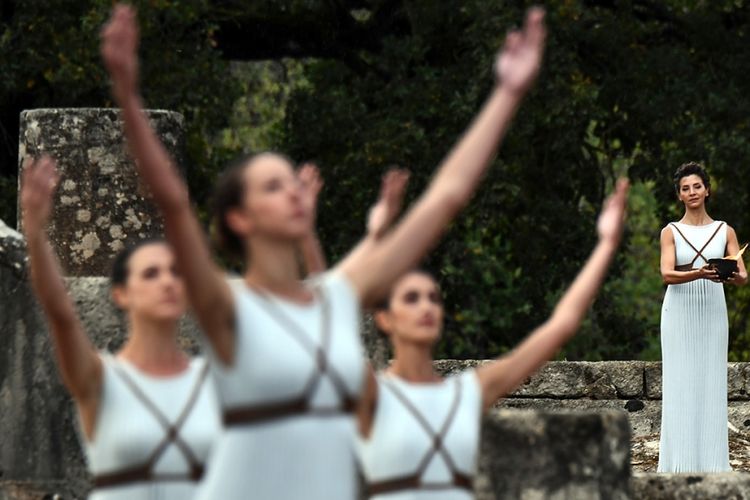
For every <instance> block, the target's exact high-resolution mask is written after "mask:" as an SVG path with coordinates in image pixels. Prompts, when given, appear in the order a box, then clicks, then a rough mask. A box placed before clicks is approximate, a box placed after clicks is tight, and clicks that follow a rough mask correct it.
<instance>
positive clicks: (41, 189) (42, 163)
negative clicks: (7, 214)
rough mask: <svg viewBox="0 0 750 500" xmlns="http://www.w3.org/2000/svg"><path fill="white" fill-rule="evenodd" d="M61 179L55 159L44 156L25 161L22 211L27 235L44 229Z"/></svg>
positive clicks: (22, 183) (22, 184)
mask: <svg viewBox="0 0 750 500" xmlns="http://www.w3.org/2000/svg"><path fill="white" fill-rule="evenodd" d="M59 179H60V176H59V174H58V173H57V165H56V164H55V160H53V159H52V158H50V157H49V156H42V157H41V158H39V159H38V160H33V159H31V158H29V159H27V160H26V161H25V162H24V170H23V176H22V179H21V213H22V217H23V229H24V232H25V233H26V235H27V236H28V235H32V234H36V233H38V232H41V231H44V227H45V226H46V225H47V222H48V221H49V216H50V213H51V212H52V195H53V194H54V192H55V188H56V187H57V181H58V180H59Z"/></svg>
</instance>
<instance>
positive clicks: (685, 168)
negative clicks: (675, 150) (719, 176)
mask: <svg viewBox="0 0 750 500" xmlns="http://www.w3.org/2000/svg"><path fill="white" fill-rule="evenodd" d="M690 175H697V176H698V177H700V178H701V181H703V185H704V186H705V187H706V189H708V190H710V189H711V179H709V177H708V173H707V172H706V169H705V168H703V165H701V164H700V163H696V162H694V161H690V162H687V163H683V164H682V165H680V166H679V167H677V170H676V171H675V173H674V189H675V191H676V192H677V194H679V193H680V181H681V180H682V179H683V178H684V177H688V176H690Z"/></svg>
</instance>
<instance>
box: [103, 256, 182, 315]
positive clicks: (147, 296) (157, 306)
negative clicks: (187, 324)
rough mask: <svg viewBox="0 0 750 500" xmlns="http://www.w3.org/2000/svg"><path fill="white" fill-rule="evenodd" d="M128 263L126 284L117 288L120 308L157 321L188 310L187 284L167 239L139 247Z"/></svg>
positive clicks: (115, 289) (116, 298)
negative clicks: (164, 241) (177, 266)
mask: <svg viewBox="0 0 750 500" xmlns="http://www.w3.org/2000/svg"><path fill="white" fill-rule="evenodd" d="M127 267H128V275H127V279H126V281H125V284H124V285H120V286H117V287H115V288H114V290H113V295H114V299H115V302H116V303H117V305H118V306H119V307H120V308H122V309H124V310H127V311H128V313H129V314H132V315H137V316H141V317H145V318H148V319H150V320H153V321H166V320H172V321H176V320H179V319H180V317H181V316H182V315H183V314H185V309H186V305H187V304H186V298H185V286H184V283H183V280H182V277H181V276H180V274H179V273H178V272H177V268H176V262H175V258H174V254H173V253H172V249H171V248H169V246H168V245H167V244H166V243H151V244H148V245H144V246H142V247H140V248H138V249H137V250H136V251H135V252H133V254H132V255H131V256H130V259H129V260H128V262H127Z"/></svg>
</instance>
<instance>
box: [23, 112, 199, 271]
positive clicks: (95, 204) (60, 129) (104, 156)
mask: <svg viewBox="0 0 750 500" xmlns="http://www.w3.org/2000/svg"><path fill="white" fill-rule="evenodd" d="M147 115H148V117H149V118H150V120H151V123H152V125H153V126H154V128H155V130H156V132H157V134H158V135H159V137H160V138H161V140H162V141H163V142H164V144H165V146H166V148H167V150H169V152H170V153H171V154H172V155H173V156H174V157H175V158H176V159H177V161H178V164H182V160H183V154H182V150H183V128H184V120H183V118H182V115H180V114H179V113H175V112H172V111H162V110H156V111H154V110H152V111H147ZM19 142H20V148H19V160H20V162H21V165H20V166H19V169H22V166H23V161H24V160H25V159H26V158H27V157H30V156H38V155H40V154H42V153H48V154H50V155H52V156H53V157H55V158H56V159H57V161H58V167H59V170H60V173H61V179H60V185H59V187H58V189H57V193H56V196H55V208H54V211H53V214H52V218H51V222H50V228H49V233H50V239H51V241H52V245H53V247H54V248H55V251H56V252H57V254H58V255H59V257H60V260H61V262H62V265H63V268H64V269H65V271H66V274H67V275H69V276H107V275H108V274H109V265H110V261H111V259H112V257H113V256H114V255H115V254H116V253H117V252H118V251H120V250H121V249H122V248H124V247H126V246H127V245H129V244H131V243H133V242H135V241H137V240H140V239H144V238H148V237H152V236H158V235H160V234H161V233H162V229H163V228H162V223H161V218H160V216H159V215H158V212H157V210H156V209H155V207H154V206H153V204H152V203H150V202H149V201H147V194H146V191H145V190H144V189H143V187H142V185H141V184H140V183H139V181H138V177H137V175H136V172H135V167H134V164H133V162H132V160H131V159H130V157H129V155H128V154H127V153H126V150H125V147H124V142H123V131H122V121H121V119H120V114H119V111H118V110H114V109H101V108H58V109H35V110H29V111H24V112H22V113H21V125H20V141H19ZM18 213H19V214H20V213H21V211H20V210H19V211H18ZM22 223H23V222H22V221H21V220H20V216H19V221H18V227H19V228H20V227H21V225H22Z"/></svg>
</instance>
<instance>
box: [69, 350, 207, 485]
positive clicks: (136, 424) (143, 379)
mask: <svg viewBox="0 0 750 500" xmlns="http://www.w3.org/2000/svg"><path fill="white" fill-rule="evenodd" d="M101 357H102V362H103V363H102V365H103V368H104V371H103V374H104V377H103V386H102V394H101V401H100V403H99V410H98V415H97V419H96V426H95V429H94V436H93V440H92V441H90V442H89V441H87V440H86V439H85V438H83V439H82V440H83V445H84V449H85V452H86V457H87V460H88V466H89V470H90V472H91V473H92V475H93V482H94V489H93V491H92V492H91V494H90V495H89V499H91V500H185V499H188V500H189V499H191V498H193V497H194V496H195V492H196V491H197V486H198V481H199V480H200V478H201V476H202V474H203V469H204V467H205V464H206V460H207V458H208V456H209V452H210V449H211V446H212V444H213V442H214V441H215V440H216V438H217V437H218V436H219V434H220V429H221V416H220V413H219V404H218V398H217V396H216V393H215V392H214V388H213V384H211V382H210V380H208V377H207V374H208V367H207V365H206V361H205V359H202V358H194V359H193V360H191V363H190V366H189V368H188V369H187V370H185V372H183V373H181V374H178V375H175V376H167V377H155V376H151V375H148V374H146V373H143V372H142V371H140V370H139V369H137V368H136V367H135V366H133V365H132V364H130V363H128V362H127V361H124V360H120V359H117V358H114V357H113V356H111V355H109V354H102V356H101Z"/></svg>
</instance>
